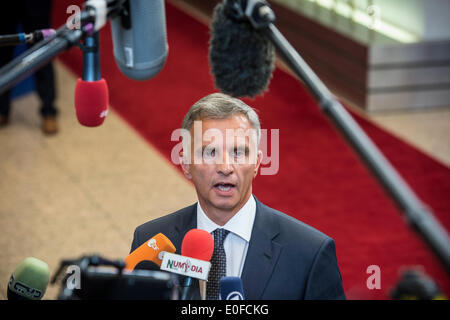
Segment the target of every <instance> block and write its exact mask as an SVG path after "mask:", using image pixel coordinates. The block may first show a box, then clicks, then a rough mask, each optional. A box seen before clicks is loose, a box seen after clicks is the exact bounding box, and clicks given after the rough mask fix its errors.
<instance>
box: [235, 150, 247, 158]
mask: <svg viewBox="0 0 450 320" xmlns="http://www.w3.org/2000/svg"><path fill="white" fill-rule="evenodd" d="M233 156H234V157H244V156H245V150H243V149H236V150H234V151H233Z"/></svg>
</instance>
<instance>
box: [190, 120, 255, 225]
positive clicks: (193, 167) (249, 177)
mask: <svg viewBox="0 0 450 320" xmlns="http://www.w3.org/2000/svg"><path fill="white" fill-rule="evenodd" d="M200 126H201V130H200ZM190 133H191V137H192V139H191V149H190V150H191V152H190V156H189V158H190V160H189V163H186V162H182V169H183V172H184V174H185V176H186V177H187V178H188V179H191V180H192V181H193V182H194V185H195V188H196V191H197V196H198V199H199V202H200V205H201V206H202V208H203V209H204V210H205V213H206V214H207V215H208V216H210V218H211V215H213V216H215V217H216V218H217V216H218V215H222V216H223V218H225V219H226V220H227V219H229V218H231V217H232V216H233V215H234V214H235V213H236V212H237V211H239V209H240V208H242V206H243V205H244V204H245V203H246V202H247V200H248V199H249V197H250V195H251V193H252V181H253V179H254V178H255V177H256V174H257V172H258V168H259V165H260V162H261V156H262V152H261V151H258V150H257V145H256V137H254V136H252V135H251V133H255V130H254V129H253V128H252V126H251V124H250V122H249V120H248V119H247V117H246V116H245V115H243V114H235V115H232V116H230V117H229V118H226V119H205V120H203V121H201V122H200V121H197V122H195V123H194V125H193V126H192V128H191V130H190ZM196 139H197V140H196ZM185 156H186V154H185ZM185 161H186V160H185ZM225 222H226V221H225Z"/></svg>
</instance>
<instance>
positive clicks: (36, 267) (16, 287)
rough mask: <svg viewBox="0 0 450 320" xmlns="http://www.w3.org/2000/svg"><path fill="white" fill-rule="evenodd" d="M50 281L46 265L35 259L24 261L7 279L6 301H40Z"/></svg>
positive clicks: (30, 258)
mask: <svg viewBox="0 0 450 320" xmlns="http://www.w3.org/2000/svg"><path fill="white" fill-rule="evenodd" d="M49 279H50V270H49V268H48V265H47V264H46V263H45V262H43V261H41V260H39V259H36V258H32V257H29V258H26V259H24V260H23V261H22V262H21V263H20V264H19V265H18V266H17V268H16V269H15V270H14V272H13V273H12V274H11V278H10V279H9V283H8V289H7V297H8V300H40V299H42V297H43V296H44V294H45V290H46V289H47V286H48V282H49Z"/></svg>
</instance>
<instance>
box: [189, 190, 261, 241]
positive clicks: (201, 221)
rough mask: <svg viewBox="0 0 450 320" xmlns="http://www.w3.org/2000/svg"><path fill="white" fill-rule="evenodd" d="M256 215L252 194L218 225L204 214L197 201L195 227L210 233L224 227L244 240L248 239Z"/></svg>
mask: <svg viewBox="0 0 450 320" xmlns="http://www.w3.org/2000/svg"><path fill="white" fill-rule="evenodd" d="M255 215H256V201H255V198H254V197H253V195H251V196H250V198H249V199H248V201H247V202H246V203H245V204H244V206H243V207H242V208H241V209H240V210H239V211H238V212H237V213H236V214H235V215H234V216H233V217H232V218H231V219H230V220H229V221H228V222H227V223H226V224H225V225H224V226H219V225H218V224H216V223H214V222H213V221H212V220H211V219H209V218H208V216H206V214H205V212H204V211H203V209H202V207H201V206H200V202H197V228H199V229H202V230H205V231H207V232H209V233H212V232H213V231H214V230H216V229H217V228H224V229H226V230H228V231H230V232H232V233H234V234H236V235H238V236H239V237H241V238H242V239H244V240H245V241H247V242H249V241H250V236H251V234H252V229H253V222H254V221H255Z"/></svg>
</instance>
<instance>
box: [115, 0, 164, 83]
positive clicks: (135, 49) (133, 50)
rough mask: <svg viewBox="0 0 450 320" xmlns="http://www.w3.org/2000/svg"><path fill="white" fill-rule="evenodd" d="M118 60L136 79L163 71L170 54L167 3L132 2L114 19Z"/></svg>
mask: <svg viewBox="0 0 450 320" xmlns="http://www.w3.org/2000/svg"><path fill="white" fill-rule="evenodd" d="M111 31H112V38H113V45H114V50H113V52H114V58H115V60H116V63H117V66H118V67H119V69H120V71H121V72H122V73H123V74H124V75H125V76H127V77H128V78H130V79H133V80H147V79H150V78H153V77H154V76H156V75H157V74H158V73H159V72H160V71H161V69H162V68H163V66H164V64H165V62H166V58H167V52H168V45H167V39H166V18H165V9H164V0H151V1H149V0H129V1H126V2H125V4H124V5H123V7H122V10H121V13H120V15H118V16H116V17H114V18H113V19H111Z"/></svg>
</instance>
